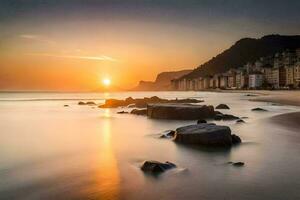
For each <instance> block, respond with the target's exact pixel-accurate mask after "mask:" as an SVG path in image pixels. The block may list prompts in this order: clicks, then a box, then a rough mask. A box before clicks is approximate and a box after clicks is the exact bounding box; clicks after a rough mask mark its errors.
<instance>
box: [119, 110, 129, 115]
mask: <svg viewBox="0 0 300 200" xmlns="http://www.w3.org/2000/svg"><path fill="white" fill-rule="evenodd" d="M127 113H128V112H127V111H124V110H122V111H119V112H117V114H127Z"/></svg>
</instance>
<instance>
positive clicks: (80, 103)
mask: <svg viewBox="0 0 300 200" xmlns="http://www.w3.org/2000/svg"><path fill="white" fill-rule="evenodd" d="M78 105H81V106H82V105H86V104H85V103H84V102H83V101H79V102H78Z"/></svg>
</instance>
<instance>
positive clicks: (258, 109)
mask: <svg viewBox="0 0 300 200" xmlns="http://www.w3.org/2000/svg"><path fill="white" fill-rule="evenodd" d="M252 111H262V112H266V111H267V110H265V109H263V108H253V109H252Z"/></svg>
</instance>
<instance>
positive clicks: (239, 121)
mask: <svg viewBox="0 0 300 200" xmlns="http://www.w3.org/2000/svg"><path fill="white" fill-rule="evenodd" d="M236 123H245V121H244V120H242V119H238V120H236Z"/></svg>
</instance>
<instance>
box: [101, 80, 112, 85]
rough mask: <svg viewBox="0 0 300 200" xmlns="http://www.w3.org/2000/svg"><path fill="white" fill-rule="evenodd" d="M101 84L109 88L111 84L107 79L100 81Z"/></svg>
mask: <svg viewBox="0 0 300 200" xmlns="http://www.w3.org/2000/svg"><path fill="white" fill-rule="evenodd" d="M102 83H103V85H105V86H109V85H110V84H111V80H110V79H108V78H105V79H103V80H102Z"/></svg>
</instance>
